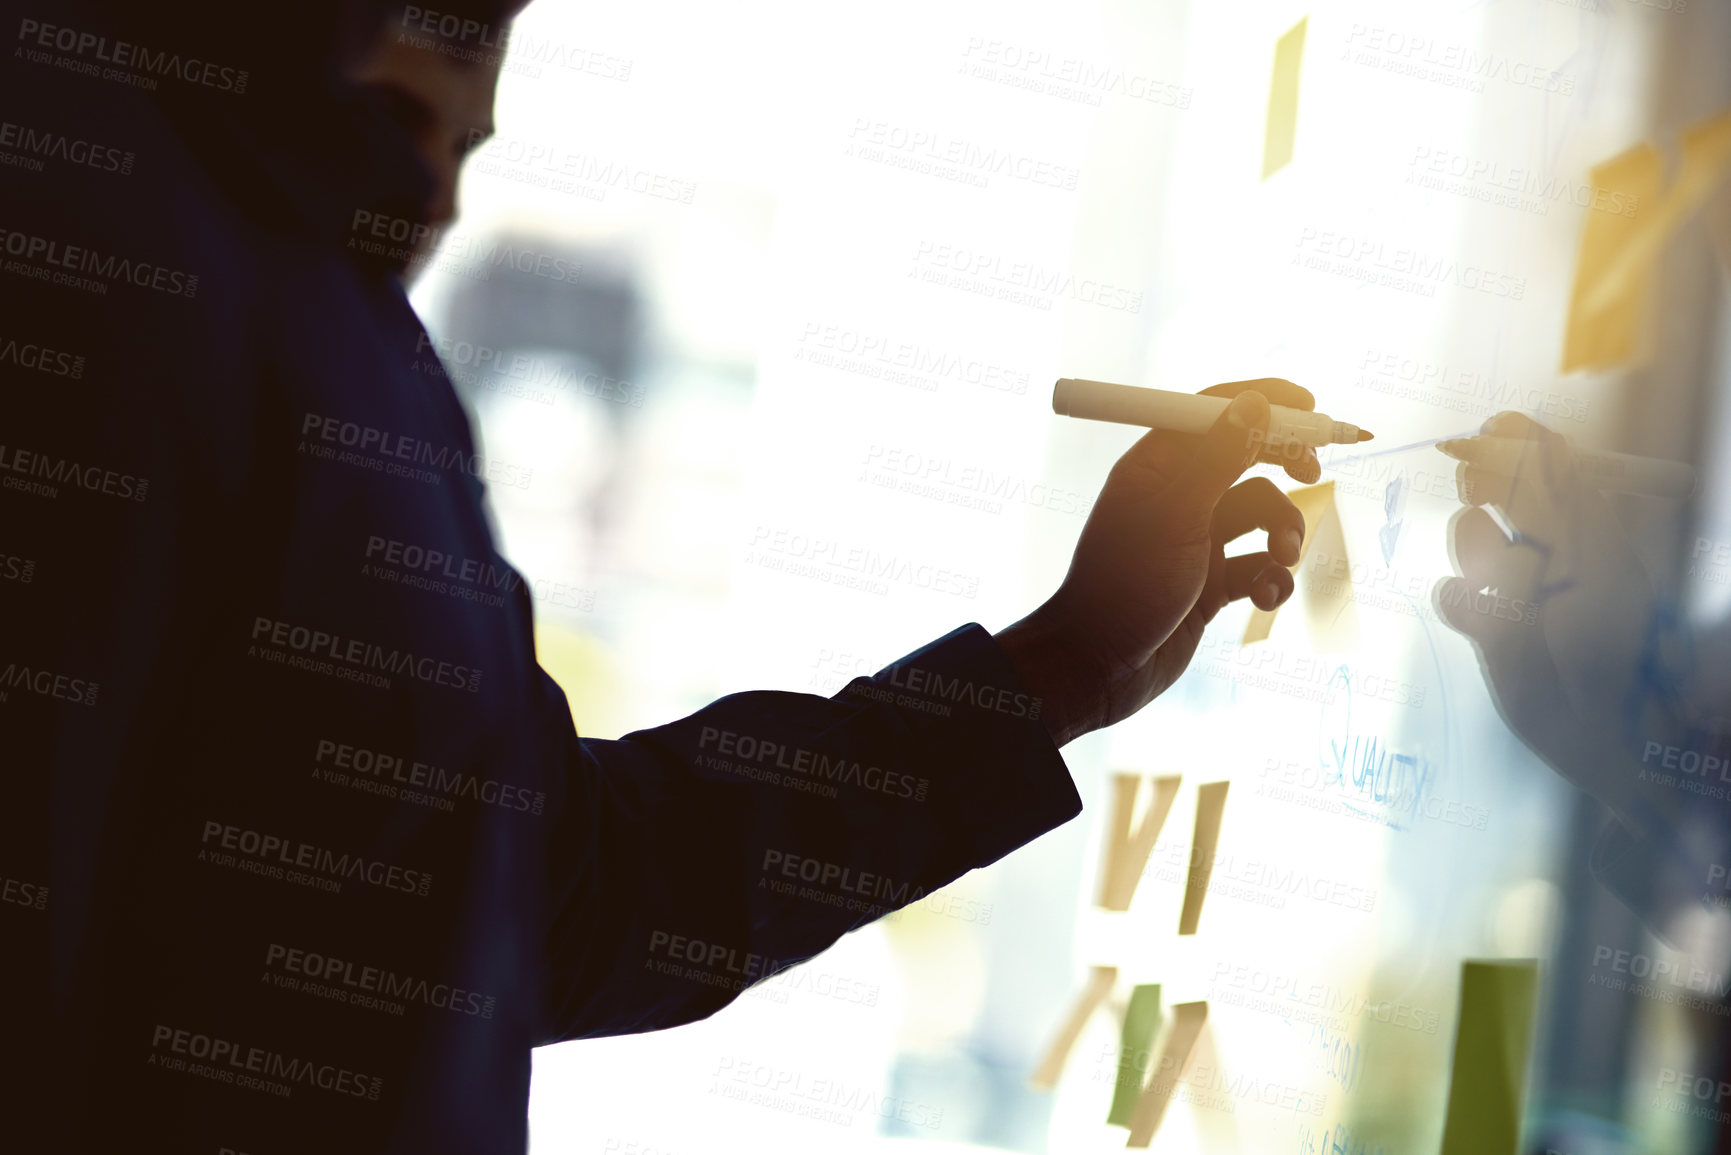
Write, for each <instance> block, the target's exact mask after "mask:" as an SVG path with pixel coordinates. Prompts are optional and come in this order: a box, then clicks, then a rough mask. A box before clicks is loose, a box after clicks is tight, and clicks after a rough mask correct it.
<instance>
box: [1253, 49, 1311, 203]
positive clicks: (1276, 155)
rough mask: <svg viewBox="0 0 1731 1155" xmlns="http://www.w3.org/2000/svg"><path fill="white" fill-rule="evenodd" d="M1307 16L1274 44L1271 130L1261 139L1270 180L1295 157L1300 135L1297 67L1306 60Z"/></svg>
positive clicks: (1264, 166)
mask: <svg viewBox="0 0 1731 1155" xmlns="http://www.w3.org/2000/svg"><path fill="white" fill-rule="evenodd" d="M1309 23H1310V17H1308V16H1306V17H1305V18H1304V19H1303V20H1300V21H1299V22H1298V23H1297V24H1294V25H1293V26H1292V27H1291V28H1288V29H1287V30H1286V35H1284V36H1282V37H1281V38H1280V40H1279V42H1278V43H1276V44H1275V46H1274V78H1273V80H1272V82H1271V83H1270V84H1269V86H1268V130H1267V135H1266V136H1264V138H1263V141H1262V179H1263V180H1267V179H1268V178H1269V177H1271V176H1273V175H1274V174H1275V173H1277V172H1279V171H1280V170H1281V169H1283V168H1285V167H1286V166H1287V164H1288V163H1289V162H1291V160H1292V141H1293V138H1294V137H1296V136H1297V135H1298V66H1299V64H1300V63H1302V62H1303V60H1304V29H1305V26H1306V25H1307V24H1309Z"/></svg>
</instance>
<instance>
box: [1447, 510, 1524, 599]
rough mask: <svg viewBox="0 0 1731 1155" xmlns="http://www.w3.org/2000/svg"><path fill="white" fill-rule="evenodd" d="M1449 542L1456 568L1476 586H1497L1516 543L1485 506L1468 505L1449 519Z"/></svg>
mask: <svg viewBox="0 0 1731 1155" xmlns="http://www.w3.org/2000/svg"><path fill="white" fill-rule="evenodd" d="M1448 543H1449V550H1450V553H1451V554H1452V555H1453V557H1454V563H1455V568H1456V569H1458V570H1459V571H1460V574H1461V576H1462V577H1464V578H1466V579H1467V582H1468V584H1470V585H1471V586H1472V588H1473V589H1475V590H1476V589H1483V588H1484V587H1486V586H1494V585H1496V584H1497V582H1498V580H1500V579H1504V578H1506V577H1507V576H1508V574H1507V563H1508V561H1509V560H1510V559H1509V551H1510V550H1511V549H1512V548H1513V543H1512V542H1510V541H1509V539H1508V536H1507V535H1506V534H1504V533H1503V530H1502V527H1501V526H1499V525H1498V524H1497V523H1496V522H1495V521H1494V520H1493V519H1492V518H1491V515H1490V514H1488V513H1486V512H1485V511H1484V510H1482V509H1467V510H1462V511H1461V512H1460V513H1458V514H1456V515H1455V516H1454V518H1453V519H1451V521H1450V523H1449V533H1448Z"/></svg>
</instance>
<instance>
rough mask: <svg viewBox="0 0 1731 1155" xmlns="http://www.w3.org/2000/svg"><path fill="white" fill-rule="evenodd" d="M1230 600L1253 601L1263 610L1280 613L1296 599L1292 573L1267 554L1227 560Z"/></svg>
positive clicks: (1248, 554)
mask: <svg viewBox="0 0 1731 1155" xmlns="http://www.w3.org/2000/svg"><path fill="white" fill-rule="evenodd" d="M1224 584H1225V586H1226V600H1227V601H1228V602H1235V601H1237V600H1238V599H1239V598H1249V599H1250V603H1251V604H1252V605H1254V606H1255V607H1256V608H1257V609H1259V610H1272V609H1277V608H1278V607H1280V606H1281V605H1283V604H1285V602H1286V599H1287V598H1289V597H1291V596H1292V590H1293V580H1292V571H1291V570H1289V569H1287V568H1286V567H1285V566H1283V565H1281V564H1280V563H1279V562H1278V561H1276V560H1275V559H1274V558H1272V557H1270V556H1269V555H1268V554H1267V553H1247V554H1242V555H1240V556H1239V557H1229V558H1227V559H1226V574H1225V583H1224Z"/></svg>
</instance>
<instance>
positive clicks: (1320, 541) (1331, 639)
mask: <svg viewBox="0 0 1731 1155" xmlns="http://www.w3.org/2000/svg"><path fill="white" fill-rule="evenodd" d="M1286 496H1287V497H1288V498H1290V499H1291V501H1292V504H1293V505H1295V506H1297V507H1298V512H1299V513H1301V514H1303V515H1304V542H1303V544H1302V545H1300V546H1299V549H1298V564H1297V565H1295V566H1293V567H1292V569H1293V572H1294V573H1297V572H1298V571H1299V570H1300V569H1301V568H1303V566H1304V563H1305V561H1306V560H1307V559H1308V558H1309V557H1310V554H1311V550H1312V548H1313V547H1314V548H1317V549H1320V550H1321V551H1322V553H1323V554H1325V555H1326V556H1327V557H1329V558H1337V559H1339V561H1340V563H1341V564H1340V565H1338V566H1335V567H1333V568H1335V569H1336V570H1338V571H1339V572H1342V573H1346V574H1348V575H1350V574H1351V572H1352V565H1351V563H1350V562H1349V561H1348V560H1347V555H1346V533H1345V530H1344V529H1343V528H1342V526H1341V524H1340V512H1339V510H1338V509H1336V507H1335V504H1334V482H1332V481H1325V482H1323V483H1322V484H1321V485H1310V486H1306V487H1305V488H1303V489H1295V490H1293V491H1292V492H1291V493H1288V494H1287V495H1286ZM1299 584H1300V587H1301V593H1300V596H1301V597H1303V598H1304V608H1305V616H1306V617H1307V618H1308V620H1309V622H1310V631H1311V643H1312V644H1313V645H1314V646H1315V647H1316V648H1317V649H1318V650H1320V651H1323V652H1325V653H1333V652H1337V651H1340V650H1350V649H1353V648H1354V647H1356V646H1357V645H1358V607H1357V603H1356V602H1355V601H1354V600H1353V596H1352V582H1351V580H1350V579H1348V580H1342V581H1336V582H1330V583H1328V584H1326V585H1324V584H1323V583H1320V582H1312V581H1310V580H1308V579H1306V580H1303V581H1301V582H1300V583H1299ZM1279 613H1280V611H1279V610H1277V609H1276V610H1252V611H1251V613H1250V620H1249V622H1247V623H1246V624H1245V626H1244V641H1243V644H1244V645H1246V646H1248V645H1252V644H1254V643H1256V642H1261V641H1266V640H1267V638H1268V634H1269V631H1271V630H1272V629H1273V628H1274V619H1275V617H1276V616H1277V615H1278V614H1279Z"/></svg>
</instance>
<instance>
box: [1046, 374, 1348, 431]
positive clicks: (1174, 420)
mask: <svg viewBox="0 0 1731 1155" xmlns="http://www.w3.org/2000/svg"><path fill="white" fill-rule="evenodd" d="M1231 403H1232V398H1230V397H1204V396H1202V395H1201V394H1197V393H1168V392H1167V391H1166V390H1164V389H1143V388H1139V387H1138V386H1135V385H1112V384H1109V383H1108V382H1105V381H1083V380H1081V379H1080V378H1077V377H1063V378H1060V379H1059V381H1058V384H1057V385H1056V386H1055V387H1054V388H1053V389H1052V412H1054V413H1059V414H1062V415H1063V416H1065V417H1083V418H1086V419H1087V420H1089V421H1115V422H1117V423H1118V424H1120V425H1146V426H1148V427H1149V428H1150V429H1170V430H1172V432H1174V433H1207V432H1208V431H1209V429H1211V428H1213V426H1214V423H1215V422H1216V421H1218V420H1219V419H1220V415H1221V414H1222V413H1224V412H1226V407H1227V406H1228V405H1230V404H1231ZM1268 409H1269V416H1268V443H1269V444H1270V445H1280V444H1283V443H1290V442H1296V443H1298V444H1300V445H1312V446H1314V445H1356V444H1357V443H1358V442H1360V441H1369V440H1370V439H1371V435H1370V434H1369V433H1366V432H1365V431H1364V430H1362V429H1360V428H1359V427H1358V426H1356V425H1348V424H1347V423H1346V422H1344V421H1336V420H1335V419H1334V418H1332V417H1330V416H1328V415H1327V414H1326V413H1312V412H1310V411H1309V410H1305V409H1289V408H1287V407H1286V406H1284V405H1270V406H1269V407H1268Z"/></svg>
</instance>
